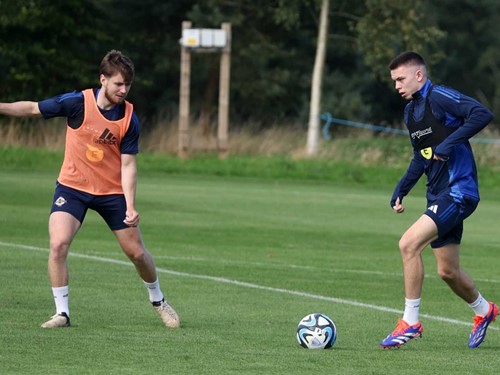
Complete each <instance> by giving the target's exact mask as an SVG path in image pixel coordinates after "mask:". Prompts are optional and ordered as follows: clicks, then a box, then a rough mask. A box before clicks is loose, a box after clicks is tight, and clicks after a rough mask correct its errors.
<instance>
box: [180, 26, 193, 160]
mask: <svg viewBox="0 0 500 375" xmlns="http://www.w3.org/2000/svg"><path fill="white" fill-rule="evenodd" d="M189 28H191V21H184V22H182V30H184V29H189ZM190 81H191V52H190V51H189V49H188V48H187V47H185V46H184V45H182V46H181V80H180V93H179V94H180V95H179V148H178V150H177V153H178V155H179V157H181V158H186V157H187V156H188V152H189V143H190V139H189V95H190V94H189V86H190Z"/></svg>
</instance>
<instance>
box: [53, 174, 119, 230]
mask: <svg viewBox="0 0 500 375" xmlns="http://www.w3.org/2000/svg"><path fill="white" fill-rule="evenodd" d="M89 208H90V209H91V210H94V211H96V212H97V213H98V214H99V215H101V216H102V218H103V219H104V221H105V222H106V224H108V227H109V228H110V229H111V230H118V229H124V228H128V225H127V224H125V223H124V222H123V220H125V213H126V211H127V204H126V202H125V196H124V195H123V194H110V195H93V194H89V193H85V192H82V191H79V190H76V189H73V188H70V187H67V186H64V185H61V184H60V183H59V182H56V191H55V192H54V200H53V201H52V209H51V210H50V213H52V212H58V211H62V212H67V213H69V214H71V215H73V216H74V217H75V218H76V219H78V221H79V222H80V223H83V220H84V219H85V215H86V214H87V210H88V209H89Z"/></svg>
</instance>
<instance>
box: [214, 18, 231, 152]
mask: <svg viewBox="0 0 500 375" xmlns="http://www.w3.org/2000/svg"><path fill="white" fill-rule="evenodd" d="M222 30H224V31H225V32H226V37H227V39H226V46H225V47H224V49H223V50H222V53H221V59H220V81H219V121H218V122H219V123H218V126H217V148H218V150H219V158H225V157H226V156H227V154H228V148H229V147H228V146H229V145H228V128H229V81H230V79H229V76H230V67H231V24H230V23H223V24H222Z"/></svg>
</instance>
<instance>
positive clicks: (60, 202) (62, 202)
mask: <svg viewBox="0 0 500 375" xmlns="http://www.w3.org/2000/svg"><path fill="white" fill-rule="evenodd" d="M54 204H55V205H56V206H57V207H61V206H64V205H65V204H66V199H64V198H63V197H59V198H57V199H56V201H55V202H54Z"/></svg>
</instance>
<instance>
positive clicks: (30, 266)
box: [0, 151, 500, 374]
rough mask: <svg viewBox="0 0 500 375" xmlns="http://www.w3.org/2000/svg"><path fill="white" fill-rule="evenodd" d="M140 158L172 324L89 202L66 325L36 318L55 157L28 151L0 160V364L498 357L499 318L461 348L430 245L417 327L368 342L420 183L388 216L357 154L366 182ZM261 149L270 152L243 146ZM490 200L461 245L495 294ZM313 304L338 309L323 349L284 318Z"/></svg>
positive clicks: (241, 364) (459, 310)
mask: <svg viewBox="0 0 500 375" xmlns="http://www.w3.org/2000/svg"><path fill="white" fill-rule="evenodd" d="M12 152H14V151H12ZM12 152H11V154H12ZM16 152H17V151H16ZM148 157H150V158H151V160H152V159H155V161H153V162H151V163H150V164H149V166H147V165H143V167H144V168H142V169H141V171H142V172H141V173H140V180H139V190H138V196H137V201H138V209H139V212H140V213H141V216H142V220H141V230H142V232H143V236H144V240H145V242H146V245H147V247H148V248H149V250H150V251H151V252H152V253H153V255H154V256H155V260H156V264H157V267H158V269H159V275H160V281H161V285H162V289H163V290H164V292H165V294H166V295H167V297H168V298H169V301H170V302H171V303H172V305H173V306H174V307H175V308H176V309H177V311H178V312H179V314H180V316H181V320H182V325H183V326H182V328H181V329H179V330H171V329H167V328H165V327H163V326H162V324H161V321H160V319H159V318H158V317H157V316H156V315H155V312H154V311H153V309H152V308H151V306H150V305H149V303H148V298H147V292H146V290H145V288H144V286H143V285H142V283H141V281H140V279H139V278H138V276H137V275H136V273H135V270H134V269H133V267H132V266H131V264H130V263H129V262H128V260H127V259H126V258H125V256H124V255H123V254H122V253H121V250H120V249H119V248H118V246H117V243H116V240H115V239H114V237H113V235H112V234H111V233H110V232H109V231H108V230H107V228H106V227H105V225H104V223H103V221H102V220H101V218H100V217H98V215H96V214H95V213H94V212H89V214H88V216H87V219H86V221H85V224H84V226H83V227H82V230H81V231H80V233H79V235H78V236H77V238H76V240H75V242H74V244H73V246H72V249H71V252H70V254H71V256H70V258H69V265H70V275H71V284H70V305H71V317H72V323H73V324H72V327H70V328H68V329H60V330H43V329H41V328H39V325H40V323H42V322H43V321H44V320H46V319H47V318H48V317H49V316H50V315H51V314H52V313H53V310H54V307H53V301H52V297H51V293H50V287H49V283H48V279H47V275H46V262H47V254H48V250H47V247H48V235H47V219H48V210H49V206H50V201H51V199H52V194H53V187H54V181H55V178H56V176H57V169H58V165H57V166H56V167H55V168H52V163H53V162H52V161H51V160H52V159H51V158H50V157H47V158H44V159H42V158H41V157H40V155H38V156H37V158H38V159H39V164H40V165H38V166H37V163H33V164H32V165H31V166H29V167H23V165H26V163H27V162H25V163H24V164H21V163H20V162H19V163H20V164H19V168H16V169H14V168H9V167H7V166H5V165H4V166H2V167H0V176H1V177H0V179H1V182H2V183H1V184H0V210H1V211H0V212H2V214H1V215H0V226H1V228H2V229H1V232H0V257H1V259H2V261H1V263H0V264H1V266H0V267H1V272H0V284H1V285H2V287H0V301H1V302H0V304H1V308H0V321H1V323H0V324H1V330H0V343H1V345H0V373H2V374H17V373H19V374H28V373H35V374H151V373H155V372H160V373H171V374H303V373H332V374H402V373H403V374H405V373H408V374H410V373H411V374H415V373H417V374H423V373H430V374H444V373H450V374H470V373H481V374H496V373H497V372H498V367H499V365H500V359H499V356H498V353H499V349H500V330H499V329H498V327H497V326H496V325H495V324H493V325H492V326H491V328H490V330H489V332H488V338H487V340H486V341H485V343H484V344H483V345H482V346H481V347H480V348H479V349H477V350H470V349H468V348H467V339H468V334H469V332H470V328H471V326H472V324H471V323H472V319H471V316H472V312H471V310H470V309H469V308H468V307H467V306H466V304H465V303H464V302H462V301H460V300H459V299H458V298H457V297H455V296H454V295H453V294H452V292H451V291H450V290H449V289H448V288H447V287H446V286H445V284H444V283H443V282H442V281H441V280H439V279H438V278H437V277H436V276H435V274H436V272H435V264H434V259H433V257H432V253H431V252H430V251H428V250H426V251H425V253H424V262H425V266H426V274H427V278H426V281H425V285H424V295H423V304H422V309H421V311H422V313H423V314H425V316H424V317H423V318H422V321H423V324H424V329H425V331H424V337H423V339H421V340H415V341H414V342H411V343H409V344H408V345H407V346H406V347H403V348H401V349H400V350H393V351H389V350H382V349H380V348H379V347H378V343H379V341H380V340H381V339H382V338H383V337H385V336H386V335H387V334H388V333H389V332H390V331H391V330H392V329H393V328H394V325H395V323H396V319H397V317H398V316H399V313H398V312H399V311H400V310H401V309H402V304H403V292H402V277H401V271H400V270H401V264H400V259H399V254H398V250H397V241H398V239H399V236H400V235H401V233H402V232H403V231H404V230H405V228H406V227H407V226H408V225H410V224H411V222H412V221H413V220H414V219H415V218H417V217H418V216H419V215H420V214H421V212H422V210H423V208H424V205H425V201H424V199H423V194H422V188H421V187H417V191H416V193H415V194H412V196H411V197H409V198H407V200H406V201H405V202H406V205H407V211H406V212H405V214H403V215H394V214H393V213H392V212H391V210H390V209H389V207H388V200H389V196H390V194H391V192H392V181H391V180H392V175H391V173H392V172H388V173H387V174H386V175H385V177H384V176H380V174H382V173H381V170H382V169H379V170H378V172H377V171H370V170H369V169H368V168H366V172H365V173H366V174H365V177H366V181H365V182H360V181H355V180H348V181H347V182H345V183H344V182H341V178H339V179H327V178H324V179H317V178H316V179H315V178H305V176H304V175H300V174H297V175H295V176H288V177H287V176H285V175H283V174H282V175H281V176H280V173H284V172H279V171H280V169H279V168H278V167H276V166H275V165H276V164H274V165H273V166H272V167H270V168H271V169H272V170H273V174H272V175H269V174H268V175H265V174H264V176H260V177H259V176H258V173H254V174H253V175H252V173H250V172H249V170H250V169H249V168H250V167H246V168H247V169H246V170H247V172H245V173H246V177H237V176H234V175H233V174H230V173H228V174H223V173H221V174H220V175H212V176H210V175H208V173H202V172H203V171H202V170H199V171H198V172H193V171H191V172H190V173H183V170H182V168H179V169H178V170H177V171H172V173H164V172H162V170H161V160H160V158H158V160H156V158H157V157H153V156H146V157H145V159H147V158H148ZM20 158H21V157H20V156H19V158H17V159H16V160H19V159H20ZM14 159H15V158H13V159H12V160H13V161H12V163H15V161H14ZM26 160H30V157H29V156H26ZM55 160H56V158H54V163H57V164H59V163H60V160H59V161H57V162H56V161H55ZM264 162H267V163H272V162H273V161H272V160H268V161H264V160H262V161H259V160H257V161H254V163H264ZM141 163H144V160H143V161H141ZM165 163H166V164H167V165H168V164H169V163H171V164H172V165H177V166H178V165H181V164H180V163H181V162H178V164H175V162H174V161H170V159H169V160H167V161H165ZM184 163H186V162H184ZM194 163H195V162H193V164H194ZM205 163H206V164H207V165H209V166H207V168H208V169H209V170H212V171H213V170H216V169H217V168H219V170H220V169H221V166H220V165H219V166H217V165H216V164H217V163H216V162H215V161H213V162H212V163H208V162H205ZM231 163H233V161H231V160H229V161H228V163H226V165H228V164H231ZM245 163H247V164H251V163H252V161H251V160H250V159H249V160H247V161H246V162H245ZM5 164H7V163H5ZM193 164H191V165H190V166H189V168H192V165H193ZM28 165H29V163H28ZM318 165H320V164H318ZM186 168H187V167H186ZM231 168H232V167H231ZM292 168H296V166H293V167H292ZM318 168H319V167H318ZM324 168H327V170H328V168H331V169H332V170H333V167H332V166H328V165H327V166H326V167H324ZM235 170H237V168H235ZM242 170H244V168H243V167H240V172H241V171H242ZM304 170H306V169H304ZM340 170H342V168H340ZM359 170H361V171H365V168H364V167H359ZM255 171H257V170H255ZM174 172H175V173H174ZM245 173H243V172H242V173H241V174H242V175H245ZM333 173H339V176H342V173H344V172H338V171H337V172H333ZM377 173H378V175H377ZM252 176H253V177H252ZM273 176H275V177H273ZM370 176H373V178H372V177H370ZM384 181H386V182H384ZM498 212H500V200H499V199H498V197H497V195H496V194H495V191H494V190H486V191H483V200H482V202H481V204H480V206H479V209H478V211H477V212H476V213H475V214H474V215H473V216H472V217H471V218H470V219H469V220H468V221H467V224H466V229H465V235H464V242H463V249H462V254H461V256H462V265H463V267H464V268H465V269H466V270H467V271H468V272H469V273H470V274H471V275H472V276H473V277H474V278H475V280H476V283H477V284H478V287H479V288H480V290H481V292H482V293H483V294H484V295H485V296H486V297H487V298H490V299H492V300H496V301H500V295H499V293H498V284H499V283H500V278H499V277H498V269H499V267H500V260H499V258H498V256H497V255H498V243H500V233H499V232H498V230H497V226H498V219H497V217H498ZM301 294H302V295H301ZM311 312H324V313H326V314H328V315H329V316H330V317H332V318H333V319H334V320H335V322H336V324H337V328H338V340H337V343H336V344H335V346H334V348H333V349H332V350H325V351H311V350H305V349H302V348H301V347H300V346H299V345H298V344H297V343H296V341H295V328H296V325H297V323H298V321H299V320H300V319H301V318H302V317H303V316H305V315H306V314H308V313H311ZM441 318H445V319H441Z"/></svg>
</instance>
